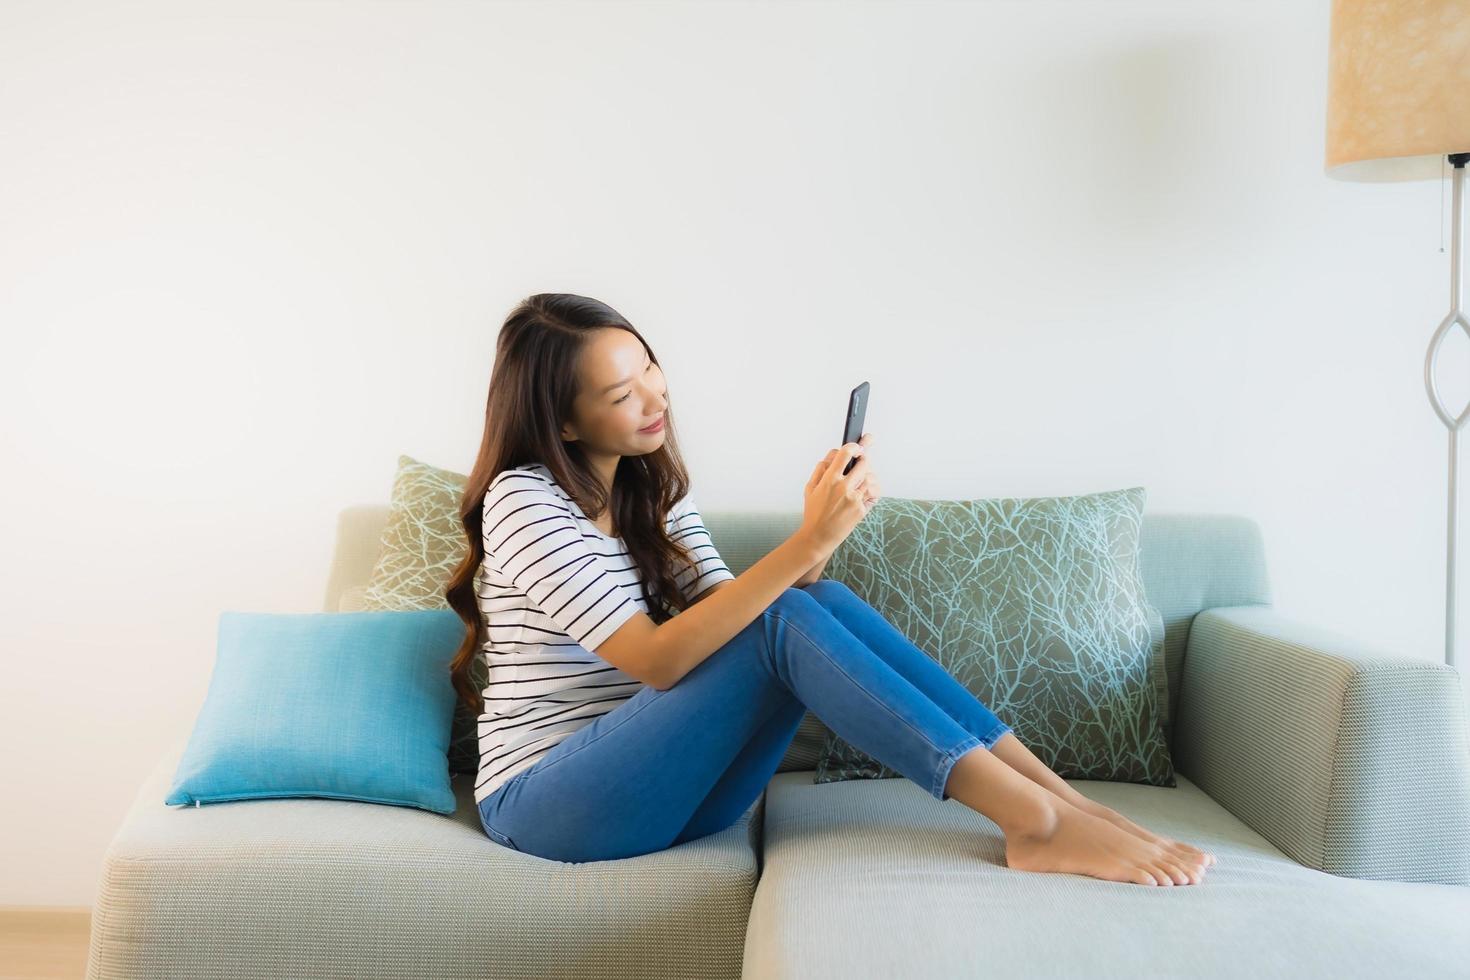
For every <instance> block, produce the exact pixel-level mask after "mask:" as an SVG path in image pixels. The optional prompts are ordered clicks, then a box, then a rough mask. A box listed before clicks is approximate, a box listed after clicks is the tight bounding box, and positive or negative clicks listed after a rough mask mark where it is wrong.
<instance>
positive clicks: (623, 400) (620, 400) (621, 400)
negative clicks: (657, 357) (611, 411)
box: [613, 361, 653, 405]
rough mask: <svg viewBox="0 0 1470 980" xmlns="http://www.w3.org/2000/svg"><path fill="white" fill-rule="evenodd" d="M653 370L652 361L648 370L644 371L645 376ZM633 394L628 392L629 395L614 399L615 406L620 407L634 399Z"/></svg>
mask: <svg viewBox="0 0 1470 980" xmlns="http://www.w3.org/2000/svg"><path fill="white" fill-rule="evenodd" d="M652 370H653V362H652V361H649V362H648V367H646V368H644V369H643V373H644V374H647V373H648V372H649V371H652ZM632 394H633V393H632V392H631V391H630V392H628V394H626V395H624V396H623V397H622V398H617V399H614V400H613V404H614V405H620V404H622V403H623V402H625V401H627V400H628V399H629V398H630V397H632Z"/></svg>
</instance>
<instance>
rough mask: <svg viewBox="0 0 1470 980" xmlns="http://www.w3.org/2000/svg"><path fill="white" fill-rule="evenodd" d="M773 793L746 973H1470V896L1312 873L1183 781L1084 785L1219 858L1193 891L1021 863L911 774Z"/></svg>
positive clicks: (800, 785)
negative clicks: (1009, 862)
mask: <svg viewBox="0 0 1470 980" xmlns="http://www.w3.org/2000/svg"><path fill="white" fill-rule="evenodd" d="M813 775H814V773H812V772H802V771H790V772H783V773H778V774H777V775H776V776H775V777H774V778H773V779H772V780H771V782H770V784H769V785H768V786H767V789H766V812H765V831H764V835H763V836H764V840H765V848H764V852H763V862H764V869H763V871H762V874H761V883H760V888H759V889H758V890H757V892H756V896H755V903H754V905H753V906H752V908H751V915H750V929H749V932H748V934H747V936H746V943H745V962H744V975H745V976H748V977H761V978H762V980H781V978H802V980H816V978H822V977H833V978H843V980H846V978H849V977H854V976H933V977H940V976H942V977H976V978H979V977H985V978H990V977H1006V976H1058V977H1061V976H1068V977H1077V976H1086V977H1118V978H1129V980H1133V978H1136V977H1140V976H1188V977H1195V978H1206V977H1252V978H1263V977H1281V978H1283V980H1284V978H1291V980H1299V978H1303V977H1308V978H1310V977H1321V978H1324V980H1325V978H1328V977H1332V978H1338V980H1340V978H1343V977H1364V978H1373V980H1381V978H1383V977H1387V976H1435V977H1449V976H1463V975H1464V970H1465V964H1466V963H1467V962H1470V929H1466V928H1465V923H1467V922H1470V888H1462V887H1457V886H1454V885H1437V884H1406V883H1400V882H1386V881H1367V880H1359V879H1353V878H1341V877H1336V876H1333V875H1329V874H1325V873H1323V872H1320V871H1315V870H1312V869H1310V868H1306V867H1303V866H1301V865H1299V864H1296V863H1295V862H1293V861H1292V860H1291V859H1290V858H1288V857H1286V855H1284V854H1283V853H1282V852H1281V851H1279V850H1277V849H1276V848H1275V847H1273V846H1272V845H1271V844H1270V843H1269V842H1268V841H1267V840H1266V839H1265V838H1264V837H1262V836H1261V835H1259V834H1257V833H1255V832H1254V831H1252V830H1250V828H1248V827H1247V826H1246V825H1245V824H1243V823H1241V822H1240V821H1239V820H1237V819H1236V818H1235V817H1233V816H1231V815H1230V814H1229V813H1228V812H1227V811H1226V810H1224V809H1223V808H1222V807H1220V806H1219V805H1218V804H1217V803H1215V802H1214V801H1213V800H1211V799H1210V798H1209V797H1208V796H1206V795H1205V794H1204V793H1203V792H1202V791H1201V790H1200V789H1199V787H1197V786H1196V785H1195V784H1194V783H1192V782H1191V781H1190V780H1189V779H1187V778H1186V777H1184V776H1183V775H1179V776H1177V779H1178V785H1177V786H1176V787H1174V788H1167V787H1160V786H1149V785H1144V784H1133V783H1117V782H1105V781H1093V780H1068V782H1069V783H1070V784H1071V785H1073V786H1075V787H1076V788H1077V789H1078V790H1079V791H1080V792H1082V793H1084V794H1085V795H1087V796H1089V797H1091V798H1093V799H1096V800H1099V801H1101V802H1103V803H1105V804H1107V805H1108V806H1110V807H1112V808H1113V809H1115V810H1118V811H1119V812H1121V813H1123V814H1124V815H1125V816H1127V817H1128V818H1129V819H1131V820H1134V821H1136V822H1138V823H1140V824H1142V825H1143V826H1144V827H1147V828H1149V829H1151V830H1154V831H1157V832H1159V833H1161V834H1167V835H1169V836H1171V837H1175V838H1177V839H1179V840H1183V841H1186V842H1188V843H1192V844H1195V845H1197V846H1199V847H1202V848H1204V849H1205V850H1208V851H1210V852H1211V853H1212V854H1214V855H1215V857H1216V859H1217V863H1216V864H1214V865H1212V866H1211V867H1210V868H1209V869H1208V871H1207V872H1206V874H1205V876H1204V880H1203V881H1201V882H1200V883H1199V884H1194V885H1174V886H1162V885H1159V886H1147V885H1136V884H1129V883H1124V882H1112V881H1104V880H1103V879H1100V878H1094V877H1091V876H1087V875H1075V874H1056V873H1043V872H1031V871H1017V870H1014V869H1012V868H1008V867H1006V865H1005V838H1004V837H1003V836H1002V835H1001V833H1000V830H999V828H998V827H996V825H995V824H994V823H992V822H991V821H990V820H988V819H986V818H985V817H983V816H981V815H980V814H978V813H976V812H974V811H973V810H970V809H969V808H968V807H966V806H965V805H964V804H962V803H960V802H959V801H958V800H954V799H950V800H944V801H942V802H941V801H939V800H936V799H934V798H933V797H932V796H929V795H928V794H926V793H925V792H924V791H923V790H921V789H920V788H919V787H917V786H915V785H913V784H912V783H910V782H908V781H907V780H859V781H852V782H841V783H826V784H820V783H814V782H813V781H812V777H813Z"/></svg>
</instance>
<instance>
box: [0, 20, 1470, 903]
mask: <svg viewBox="0 0 1470 980" xmlns="http://www.w3.org/2000/svg"><path fill="white" fill-rule="evenodd" d="M1328 10H1329V5H1328V3H1327V2H1326V0H1297V2H1290V3H1283V2H1270V3H1256V4H1247V3H1241V2H1238V0H1219V2H1192V3H1181V2H1117V0H1110V2H1106V3H1102V2H1097V3H1087V2H1071V3H1065V2H1025V3H984V2H979V3H950V4H915V3H894V4H877V3H873V4H870V3H855V2H853V3H820V4H819V3H755V2H741V3H684V4H664V3H656V4H655V3H649V4H633V3H615V2H607V3H591V4H585V5H580V4H579V5H570V4H554V3H543V2H537V3H527V4H519V3H517V4H488V3H487V4H450V3H437V4H408V3H402V4H365V3H357V4H351V3H343V4H331V3H313V4H310V5H306V4H301V5H297V4H290V3H273V2H272V3H268V2H260V0H255V2H251V3H241V4H237V5H233V6H227V5H223V4H209V5H196V4H189V3H176V4H165V3H144V4H133V5H128V6H127V7H121V6H117V5H112V4H84V5H75V4H62V3H56V2H51V0H45V2H36V3H20V2H13V0H9V2H6V3H5V4H4V6H3V7H0V324H3V329H4V351H5V353H4V356H3V360H0V372H3V374H0V382H3V383H0V409H3V417H4V420H5V424H4V436H3V443H0V450H3V452H4V454H5V457H6V459H7V461H8V466H7V468H6V473H7V475H6V478H5V479H4V480H3V481H0V487H3V490H0V493H3V495H4V496H3V498H0V514H3V516H0V521H3V524H0V533H3V534H4V540H5V550H6V553H7V555H8V557H9V560H8V561H6V562H5V563H4V568H3V571H0V595H3V596H4V601H5V605H6V608H5V610H4V615H3V616H0V629H3V631H4V636H3V650H4V658H5V661H4V672H5V682H4V685H3V691H4V704H3V711H0V725H3V726H4V727H3V730H0V735H3V738H4V744H5V745H6V746H7V749H6V751H5V752H4V753H3V754H0V758H3V760H4V761H3V763H0V766H3V770H0V781H3V785H4V786H5V788H6V798H7V804H6V806H5V808H4V814H3V818H0V820H3V825H0V840H3V844H0V848H3V850H0V868H4V869H5V873H4V875H3V878H0V904H36V905H49V904H56V905H85V904H89V903H90V902H91V901H92V898H93V894H94V889H95V887H96V882H97V875H98V871H99V868H100V861H101V856H102V853H103V850H104V848H105V846H106V845H107V843H108V841H109V840H110V839H111V836H112V834H113V832H114V831H115V829H116V826H117V824H118V822H119V821H120V820H121V818H122V815H123V813H124V811H125V809H126V807H127V806H128V805H129V804H130V802H131V801H132V798H133V795H134V793H135V792H136V788H137V786H138V784H139V782H140V780H141V779H142V778H143V777H144V775H145V774H146V773H147V772H148V771H149V770H150V769H151V768H152V767H153V765H154V764H155V761H156V759H157V757H158V754H159V753H160V751H161V749H162V748H163V747H164V746H165V745H166V744H168V743H169V742H171V741H173V740H174V739H176V738H179V737H181V736H183V735H187V733H188V732H189V730H190V729H191V727H192V725H193V722H194V719H195V716H196V714H197V712H198V709H199V707H200V704H201V703H202V699H203V696H204V691H205V687H206V685H207V683H208V680H209V673H210V669H211V666H212V658H213V652H214V651H213V642H214V637H215V633H214V631H215V627H216V623H217V619H218V616H219V613H220V611H221V610H223V609H240V610H257V611H279V612H308V611H316V610H319V609H320V608H321V604H322V598H323V586H324V582H325V577H326V572H327V565H328V560H329V557H330V553H331V548H332V543H333V532H334V523H335V519H336V515H337V512H338V510H339V509H340V508H341V507H343V506H345V505H347V504H350V503H356V502H362V501H386V499H387V495H388V491H389V487H390V483H391V480H392V476H393V472H394V465H395V460H396V458H397V456H398V454H399V453H408V454H410V455H412V456H415V457H417V458H419V459H422V460H425V461H428V462H431V463H434V464H436V465H440V466H445V467H451V468H459V469H460V471H461V472H464V471H466V470H468V468H469V466H470V464H471V461H472V456H473V453H474V451H475V449H476V448H477V445H478V440H479V437H480V426H481V422H482V417H483V406H484V399H485V385H486V381H487V378H488V373H489V369H490V359H491V355H492V352H493V349H494V341H495V334H496V331H497V329H498V327H499V324H500V322H501V319H502V318H503V316H504V315H505V313H506V312H507V311H508V310H509V309H510V308H511V306H512V305H513V304H514V303H515V302H516V301H517V300H518V299H520V298H521V297H522V296H524V295H527V294H529V293H533V292H540V291H565V292H577V293H584V294H587V295H591V296H595V297H598V298H599V299H602V300H604V301H606V302H608V303H610V304H612V305H613V306H614V307H616V308H617V309H619V310H620V311H622V312H623V313H624V314H625V315H627V316H628V317H630V318H631V319H632V320H633V322H634V323H636V324H637V325H638V326H639V327H640V329H642V330H643V331H644V332H645V333H646V335H647V336H648V338H649V339H650V341H651V342H652V344H653V345H654V347H655V350H656V351H657V352H658V354H659V356H660V358H661V359H662V361H663V363H664V366H665V372H666V374H667V377H668V379H669V383H670V397H671V400H672V401H673V404H674V405H675V406H676V409H677V412H678V419H679V424H680V431H681V435H682V436H683V439H684V445H685V447H686V449H687V456H688V460H689V463H690V467H691V471H692V473H693V474H694V478H695V487H696V490H697V492H698V495H699V498H700V502H701V506H702V507H704V508H706V509H721V508H728V507H739V506H745V505H749V506H751V507H761V508H766V507H773V508H792V509H798V508H799V507H800V506H801V491H802V485H803V484H804V482H805V480H806V477H807V476H808V475H809V473H810V470H811V467H812V465H813V464H814V463H815V461H816V460H817V458H819V457H820V456H821V455H822V454H823V453H824V452H825V451H826V450H827V449H828V448H830V447H831V446H832V445H834V444H835V443H836V442H837V440H838V437H839V430H838V428H837V425H838V422H839V415H840V413H841V411H842V408H843V405H844V401H845V398H846V394H847V391H848V389H849V388H850V387H851V386H852V385H853V384H856V383H857V382H858V381H861V380H869V381H871V382H872V386H873V388H872V405H871V411H870V414H869V425H868V428H869V430H870V431H872V432H873V433H874V434H875V438H876V440H877V444H876V446H875V451H874V457H873V459H874V466H875V469H876V470H877V471H878V472H879V473H880V474H882V477H883V483H884V488H883V489H884V492H885V494H886V495H888V496H895V497H897V496H921V497H982V496H1014V495H1051V494H1073V493H1086V492H1092V491H1097V490H1106V489H1116V488H1120V487H1128V486H1135V485H1139V484H1142V485H1144V486H1146V487H1147V488H1148V491H1149V497H1148V508H1149V510H1156V511H1220V512H1232V513H1242V514H1246V515H1249V516H1250V517H1252V518H1254V519H1255V520H1257V521H1259V522H1260V524H1261V526H1262V529H1263V531H1264V533H1265V536H1266V540H1267V547H1268V558H1269V561H1270V567H1271V572H1272V576H1273V585H1274V588H1275V593H1276V600H1277V604H1278V605H1279V606H1280V607H1281V609H1282V610H1283V611H1285V612H1287V613H1289V614H1292V615H1296V616H1300V617H1302V618H1305V619H1308V620H1313V621H1317V622H1319V623H1321V624H1324V625H1330V626H1333V627H1335V628H1340V629H1341V630H1343V631H1346V632H1351V633H1354V634H1359V635H1361V636H1364V637H1370V638H1371V639H1372V640H1374V641H1375V642H1378V643H1381V644H1382V645H1383V647H1384V648H1385V649H1386V650H1389V651H1392V652H1395V653H1400V654H1404V655H1408V656H1413V657H1422V658H1425V659H1428V660H1438V659H1440V658H1441V657H1442V653H1443V651H1442V645H1443V639H1442V638H1443V609H1442V600H1443V596H1444V584H1443V582H1444V579H1443V576H1444V560H1445V539H1444V529H1445V494H1446V486H1445V483H1446V479H1445V474H1446V445H1447V436H1446V433H1445V431H1444V429H1443V428H1442V426H1441V424H1440V423H1439V421H1438V420H1437V419H1436V418H1435V417H1434V415H1433V413H1432V412H1431V410H1430V408H1429V404H1428V400H1427V397H1426V394H1425V387H1424V379H1423V359H1424V351H1425V348H1426V346H1427V343H1428V340H1429V337H1430V334H1431V333H1432V331H1433V329H1434V327H1435V326H1436V325H1437V324H1438V322H1439V320H1440V319H1441V317H1442V316H1443V315H1444V313H1445V311H1446V309H1447V294H1448V270H1449V253H1448V241H1449V238H1448V226H1447V224H1446V226H1445V231H1444V234H1443V238H1442V235H1441V221H1442V211H1441V195H1442V191H1443V190H1444V188H1442V187H1441V186H1440V184H1439V183H1437V182H1424V183H1418V184H1404V185H1369V184H1348V183H1340V182H1337V181H1334V180H1332V179H1329V178H1328V177H1326V176H1324V175H1323V172H1322V158H1323V131H1324V126H1325V97H1326V92H1325V83H1326V73H1327V68H1326V58H1327V31H1328ZM1444 208H1445V211H1447V210H1448V195H1447V193H1446V194H1445V197H1444ZM1442 241H1443V243H1444V248H1443V251H1442V250H1441V242H1442ZM1460 340H1463V338H1460ZM1466 346H1467V345H1465V344H1463V343H1460V344H1458V345H1457V346H1456V347H1455V354H1456V357H1455V358H1453V359H1452V364H1450V365H1448V366H1450V367H1452V368H1453V369H1454V370H1453V372H1450V371H1447V372H1446V385H1447V388H1446V390H1447V392H1448V395H1449V397H1450V399H1451V401H1452V403H1453V402H1459V403H1463V401H1464V399H1465V398H1466V397H1467V395H1470V385H1467V384H1466V383H1465V381H1464V379H1465V377H1466V376H1467V373H1466V371H1465V367H1466V360H1467V357H1466V350H1465V348H1466ZM1451 374H1454V375H1455V376H1456V377H1452V376H1451ZM1457 378H1458V383H1452V382H1456V380H1457ZM1467 519H1470V517H1467ZM1462 580H1470V568H1467V570H1466V572H1465V575H1464V577H1463V579H1462ZM1462 622H1465V623H1470V615H1465V614H1462ZM1466 630H1467V631H1470V626H1467V627H1466ZM160 805H161V803H160Z"/></svg>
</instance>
